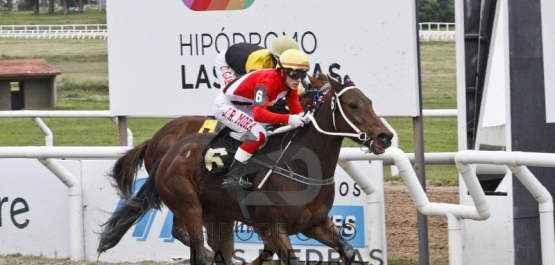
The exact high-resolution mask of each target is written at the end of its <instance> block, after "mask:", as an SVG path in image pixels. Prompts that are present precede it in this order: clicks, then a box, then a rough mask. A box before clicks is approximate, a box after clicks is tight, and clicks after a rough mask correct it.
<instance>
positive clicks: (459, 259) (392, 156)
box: [0, 110, 555, 265]
mask: <svg viewBox="0 0 555 265" xmlns="http://www.w3.org/2000/svg"><path fill="white" fill-rule="evenodd" d="M423 114H424V115H425V116H436V117H449V116H456V115H457V110H427V111H423ZM0 117H5V118H7V117H12V118H13V117H29V118H34V119H37V118H39V119H40V117H107V118H115V117H112V116H110V114H109V111H77V112H76V111H0ZM35 121H36V120H35ZM37 124H38V125H39V127H41V124H39V123H37ZM43 131H44V130H43ZM128 133H129V131H128ZM47 142H48V141H47ZM129 142H130V143H132V141H129ZM129 148H130V146H128V147H51V146H44V147H0V158H35V159H38V160H39V161H40V162H41V163H42V164H43V165H44V166H45V167H47V168H48V169H49V170H50V171H51V172H53V173H54V174H55V175H56V176H58V178H59V179H60V180H61V181H62V182H64V183H66V185H67V186H68V188H69V189H70V193H71V194H80V193H81V191H80V189H79V187H78V185H75V178H74V177H73V176H72V175H71V174H69V173H68V172H67V170H65V169H64V168H63V167H61V166H59V164H58V163H57V161H55V160H54V159H55V158H96V159H102V158H104V159H109V158H117V157H119V156H121V155H122V153H123V152H125V151H126V150H128V149H129ZM357 160H381V161H383V162H384V164H390V165H391V164H394V165H395V166H397V168H398V169H399V171H400V173H401V175H402V177H403V180H404V182H405V184H406V185H407V187H408V189H409V192H410V194H411V197H412V199H413V201H414V204H415V206H416V208H417V209H418V211H420V212H421V213H423V214H425V215H437V216H445V217H446V218H447V220H448V237H449V264H451V265H453V264H464V260H463V247H464V245H463V241H464V240H463V232H462V220H463V219H473V220H485V219H488V218H489V216H490V210H489V206H488V203H487V200H486V197H485V194H484V191H483V190H482V188H481V186H480V184H479V182H478V178H477V176H476V170H479V169H478V168H475V167H474V166H477V165H484V164H490V165H498V166H504V167H506V168H507V169H509V170H510V171H512V173H513V174H515V176H516V177H517V178H518V179H519V180H520V181H521V182H522V183H523V184H524V186H525V187H526V188H527V189H528V191H529V192H530V193H531V194H532V195H533V196H534V198H536V200H537V201H538V203H539V211H540V229H541V248H542V264H544V265H546V264H555V252H553V251H552V250H553V249H554V248H555V235H554V234H555V232H554V220H553V198H552V196H551V194H550V193H549V191H548V190H547V189H546V188H545V187H544V186H543V185H542V184H541V183H540V182H539V181H538V179H537V178H536V177H535V176H534V175H533V174H532V173H531V172H530V171H529V170H528V168H527V167H526V166H536V167H555V154H546V153H526V152H502V151H495V152H491V151H459V152H456V153H448V152H446V153H428V154H426V163H427V164H429V163H431V164H434V163H436V164H456V165H457V168H458V170H459V172H460V174H461V176H462V179H463V181H464V183H465V184H466V186H467V188H468V191H469V193H470V196H471V197H472V199H473V201H474V206H465V205H459V204H445V203H436V202H430V201H429V200H428V197H427V195H426V193H425V192H424V190H423V188H422V186H421V185H420V182H419V180H418V178H417V176H416V173H415V172H414V170H413V168H412V163H411V162H413V160H414V154H405V153H404V152H403V151H401V150H400V149H398V148H397V147H393V146H392V147H390V148H389V149H387V150H386V152H385V153H384V154H382V155H379V156H377V155H373V154H362V153H361V152H360V150H359V149H358V148H343V149H342V150H341V153H340V156H339V161H338V165H339V166H340V167H341V168H343V169H344V170H345V171H346V172H347V173H348V174H349V175H350V176H351V177H352V178H353V180H355V182H357V183H358V184H359V186H360V187H361V188H362V189H363V190H364V192H365V193H366V195H367V202H368V204H369V205H368V206H369V207H370V209H371V210H370V212H371V213H373V214H378V215H379V208H378V205H379V204H378V201H377V200H378V199H379V196H378V194H380V192H382V193H383V190H378V189H377V188H376V185H375V184H374V183H373V182H372V181H371V180H370V178H368V177H367V176H365V174H364V173H363V172H362V171H361V170H360V169H358V168H357V167H356V166H354V165H353V164H352V163H351V161H357ZM78 197H79V196H72V197H70V200H72V202H70V207H71V208H72V209H75V211H71V212H72V213H75V214H74V215H72V216H70V217H69V218H70V220H71V225H70V228H69V229H70V230H71V231H73V232H75V233H71V234H72V235H73V236H72V237H71V259H73V260H81V259H83V253H82V244H83V241H82V235H81V233H80V232H78V231H83V230H82V220H81V218H82V217H80V211H79V209H80V207H81V205H80V203H81V202H80V201H79V198H78ZM374 216H376V215H374ZM370 220H371V223H370V225H369V230H370V231H369V233H370V232H371V234H373V235H374V236H375V235H380V233H379V231H375V230H376V229H379V226H378V224H377V223H375V222H377V220H376V218H373V219H372V218H371V219H370ZM380 242H381V239H380V238H373V239H372V240H371V242H369V244H370V245H375V246H377V245H378V244H380ZM384 249H385V246H384Z"/></svg>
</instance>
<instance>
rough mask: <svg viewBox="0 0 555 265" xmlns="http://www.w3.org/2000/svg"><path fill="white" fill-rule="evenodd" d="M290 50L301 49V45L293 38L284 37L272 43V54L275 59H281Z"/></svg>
mask: <svg viewBox="0 0 555 265" xmlns="http://www.w3.org/2000/svg"><path fill="white" fill-rule="evenodd" d="M289 49H295V50H298V49H299V44H298V43H297V42H296V41H295V40H294V39H293V38H291V37H289V36H286V35H282V36H279V37H277V38H276V39H275V40H274V42H272V47H270V52H271V53H272V55H274V57H276V59H277V58H279V57H280V56H281V54H282V53H283V52H284V51H287V50H289Z"/></svg>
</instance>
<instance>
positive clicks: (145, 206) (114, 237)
mask: <svg viewBox="0 0 555 265" xmlns="http://www.w3.org/2000/svg"><path fill="white" fill-rule="evenodd" d="M160 161H161V160H158V161H156V162H155V163H154V165H153V166H152V170H150V173H149V176H148V179H147V180H146V182H145V184H144V185H143V187H141V189H140V190H139V191H138V192H137V195H135V196H134V197H131V198H130V199H128V200H126V201H125V202H124V203H123V205H122V206H121V207H118V209H116V211H115V212H114V213H113V214H112V216H111V217H110V219H108V221H106V223H104V224H102V227H103V230H102V232H101V233H100V240H99V243H98V249H97V250H96V251H97V252H98V255H99V256H100V254H101V253H102V252H105V251H106V250H108V249H111V248H113V247H115V246H116V245H117V244H118V243H119V241H120V240H121V238H122V237H123V236H124V235H125V233H126V232H127V230H129V228H131V226H133V225H134V224H136V223H137V222H138V221H139V220H140V218H141V217H142V216H143V215H144V214H146V213H147V212H148V211H150V210H151V209H156V210H160V207H161V206H162V200H161V199H160V196H159V195H158V192H157V191H156V187H155V181H154V179H155V177H156V171H157V170H158V166H159V165H160Z"/></svg>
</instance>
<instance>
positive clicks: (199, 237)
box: [172, 203, 211, 265]
mask: <svg viewBox="0 0 555 265" xmlns="http://www.w3.org/2000/svg"><path fill="white" fill-rule="evenodd" d="M189 206H190V207H180V208H179V209H178V210H177V211H176V209H172V212H173V213H174V216H175V219H174V221H175V222H176V223H175V224H174V226H175V225H177V227H178V228H179V229H181V227H183V226H185V227H186V229H187V232H188V234H189V238H190V247H191V257H190V259H191V261H190V262H191V264H193V265H196V264H198V265H205V264H210V262H211V261H210V259H209V257H208V255H207V253H206V252H205V251H204V249H205V248H204V233H203V231H202V208H201V206H200V203H198V205H189Z"/></svg>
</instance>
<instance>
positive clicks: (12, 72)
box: [0, 59, 62, 78]
mask: <svg viewBox="0 0 555 265" xmlns="http://www.w3.org/2000/svg"><path fill="white" fill-rule="evenodd" d="M61 73H62V72H60V70H58V69H56V68H55V67H53V66H52V65H50V64H49V63H48V62H47V61H45V60H43V59H38V60H6V61H3V60H2V61H0V78H6V77H48V76H55V75H59V74H61Z"/></svg>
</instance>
